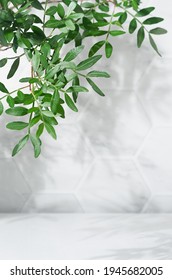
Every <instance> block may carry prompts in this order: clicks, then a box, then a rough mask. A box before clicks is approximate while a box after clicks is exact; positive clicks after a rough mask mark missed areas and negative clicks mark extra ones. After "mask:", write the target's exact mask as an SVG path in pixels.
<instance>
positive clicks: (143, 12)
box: [135, 7, 155, 17]
mask: <svg viewBox="0 0 172 280" xmlns="http://www.w3.org/2000/svg"><path fill="white" fill-rule="evenodd" d="M154 10H155V8H154V7H148V8H144V9H142V10H140V11H138V12H137V14H136V15H135V16H136V17H144V16H147V15H149V14H150V13H151V12H153V11H154Z"/></svg>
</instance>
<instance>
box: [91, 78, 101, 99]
mask: <svg viewBox="0 0 172 280" xmlns="http://www.w3.org/2000/svg"><path fill="white" fill-rule="evenodd" d="M87 81H88V83H89V84H90V86H91V87H92V89H93V90H94V91H95V92H96V93H98V94H99V95H101V96H105V95H104V93H103V92H102V91H101V89H100V88H99V87H98V86H97V85H96V84H95V83H94V82H93V81H92V80H91V79H89V78H87Z"/></svg>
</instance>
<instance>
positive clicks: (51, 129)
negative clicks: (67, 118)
mask: <svg viewBox="0 0 172 280" xmlns="http://www.w3.org/2000/svg"><path fill="white" fill-rule="evenodd" d="M45 129H46V131H47V132H48V133H49V134H50V135H51V137H52V138H53V139H55V140H56V139H57V135H56V132H55V129H54V127H53V126H52V125H51V124H48V123H45Z"/></svg>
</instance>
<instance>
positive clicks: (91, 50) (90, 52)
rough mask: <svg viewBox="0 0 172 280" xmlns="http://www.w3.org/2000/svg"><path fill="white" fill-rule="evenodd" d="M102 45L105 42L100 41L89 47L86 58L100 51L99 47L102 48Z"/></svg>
mask: <svg viewBox="0 0 172 280" xmlns="http://www.w3.org/2000/svg"><path fill="white" fill-rule="evenodd" d="M104 44H105V41H100V42H97V43H95V44H94V45H93V46H92V47H91V49H90V51H89V54H88V56H89V57H91V56H93V55H94V54H95V53H96V52H98V51H99V50H100V49H101V47H102V46H103V45H104Z"/></svg>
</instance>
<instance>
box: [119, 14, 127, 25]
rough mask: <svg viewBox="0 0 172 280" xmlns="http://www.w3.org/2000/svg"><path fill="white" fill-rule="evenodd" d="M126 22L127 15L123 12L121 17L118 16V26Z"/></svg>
mask: <svg viewBox="0 0 172 280" xmlns="http://www.w3.org/2000/svg"><path fill="white" fill-rule="evenodd" d="M126 20H127V13H126V12H124V13H122V15H120V17H119V22H120V24H123V23H124V22H125V21H126Z"/></svg>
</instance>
